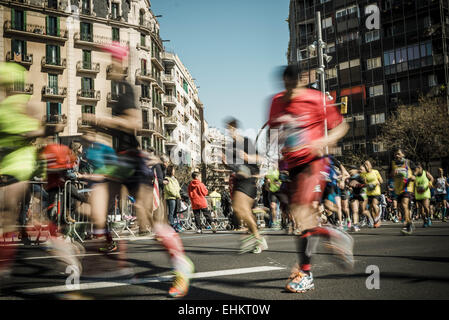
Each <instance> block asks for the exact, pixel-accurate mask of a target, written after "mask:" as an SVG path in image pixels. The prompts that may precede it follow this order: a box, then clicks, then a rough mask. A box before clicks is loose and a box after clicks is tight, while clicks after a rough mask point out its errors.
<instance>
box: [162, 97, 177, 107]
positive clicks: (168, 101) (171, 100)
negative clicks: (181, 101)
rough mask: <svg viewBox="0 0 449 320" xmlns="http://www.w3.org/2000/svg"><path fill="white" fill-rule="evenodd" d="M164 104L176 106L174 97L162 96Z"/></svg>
mask: <svg viewBox="0 0 449 320" xmlns="http://www.w3.org/2000/svg"><path fill="white" fill-rule="evenodd" d="M164 104H165V105H167V106H176V98H175V97H173V96H164Z"/></svg>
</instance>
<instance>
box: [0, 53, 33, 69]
mask: <svg viewBox="0 0 449 320" xmlns="http://www.w3.org/2000/svg"><path fill="white" fill-rule="evenodd" d="M6 61H8V62H16V63H18V64H20V65H22V66H23V67H25V68H29V67H30V66H31V65H32V64H33V54H14V53H13V52H11V51H8V52H7V53H6Z"/></svg>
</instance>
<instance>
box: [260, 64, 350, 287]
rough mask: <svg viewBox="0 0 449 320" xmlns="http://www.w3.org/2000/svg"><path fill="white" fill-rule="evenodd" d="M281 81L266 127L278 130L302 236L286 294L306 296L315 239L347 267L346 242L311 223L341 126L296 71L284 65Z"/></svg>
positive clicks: (341, 235) (331, 230) (344, 127)
mask: <svg viewBox="0 0 449 320" xmlns="http://www.w3.org/2000/svg"><path fill="white" fill-rule="evenodd" d="M300 75H301V77H300V78H299V76H300ZM283 80H284V85H285V88H286V91H284V92H281V93H279V94H277V95H276V96H275V97H274V98H273V100H272V104H271V108H270V116H269V121H268V125H269V126H270V128H271V129H273V128H277V129H279V143H280V145H281V146H282V149H281V152H282V156H283V159H284V160H285V161H286V162H287V164H288V170H289V173H290V179H291V183H290V185H289V202H290V208H291V213H292V215H293V217H294V219H295V220H296V221H297V222H298V224H299V226H300V228H301V231H302V233H301V235H300V236H298V251H299V264H298V265H297V266H295V267H294V269H293V272H292V274H291V276H290V277H289V279H288V283H287V285H286V289H287V290H288V291H290V292H306V291H308V290H311V289H314V287H315V285H314V283H313V277H312V273H311V272H310V270H311V255H312V252H313V250H314V248H315V247H316V245H317V243H318V240H319V238H320V237H321V238H324V239H325V241H326V245H327V246H328V247H329V248H332V249H333V250H334V252H335V253H338V254H339V256H340V257H341V258H343V261H344V262H345V263H346V265H349V266H351V267H352V265H353V256H352V247H353V240H352V238H351V237H350V236H349V235H348V234H346V233H344V232H342V231H339V230H337V229H334V228H330V227H318V219H317V209H318V208H317V204H318V203H319V201H320V200H321V195H322V191H323V189H324V186H325V183H326V181H325V174H326V173H327V171H328V169H327V165H328V162H327V158H326V157H324V149H325V147H326V146H332V145H335V144H336V143H337V141H338V140H339V139H341V138H342V137H343V136H344V135H345V134H346V132H347V125H346V123H345V122H343V118H342V116H341V115H340V113H339V112H338V109H337V108H336V107H335V106H327V107H326V110H325V108H324V106H323V96H322V94H321V92H319V91H317V90H312V89H307V88H306V86H307V84H308V74H307V72H303V73H300V70H299V68H298V66H296V65H290V66H288V67H287V68H286V69H285V71H284V73H283ZM325 119H326V120H327V128H328V130H329V131H328V135H327V137H326V136H325V131H324V130H325Z"/></svg>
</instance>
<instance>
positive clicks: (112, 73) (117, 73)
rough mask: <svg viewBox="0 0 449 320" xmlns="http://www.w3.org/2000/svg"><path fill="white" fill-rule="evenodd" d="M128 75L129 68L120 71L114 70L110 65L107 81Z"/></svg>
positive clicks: (107, 71) (107, 70) (107, 69)
mask: <svg viewBox="0 0 449 320" xmlns="http://www.w3.org/2000/svg"><path fill="white" fill-rule="evenodd" d="M127 75H128V67H125V68H121V69H120V70H117V69H116V70H114V68H113V66H112V64H110V65H108V66H107V68H106V76H107V78H106V79H109V77H111V76H113V77H126V76H127Z"/></svg>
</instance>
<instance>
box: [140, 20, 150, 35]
mask: <svg viewBox="0 0 449 320" xmlns="http://www.w3.org/2000/svg"><path fill="white" fill-rule="evenodd" d="M138 28H139V31H144V32H146V33H151V32H152V31H153V24H152V23H151V22H149V21H140V23H139V25H138Z"/></svg>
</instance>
